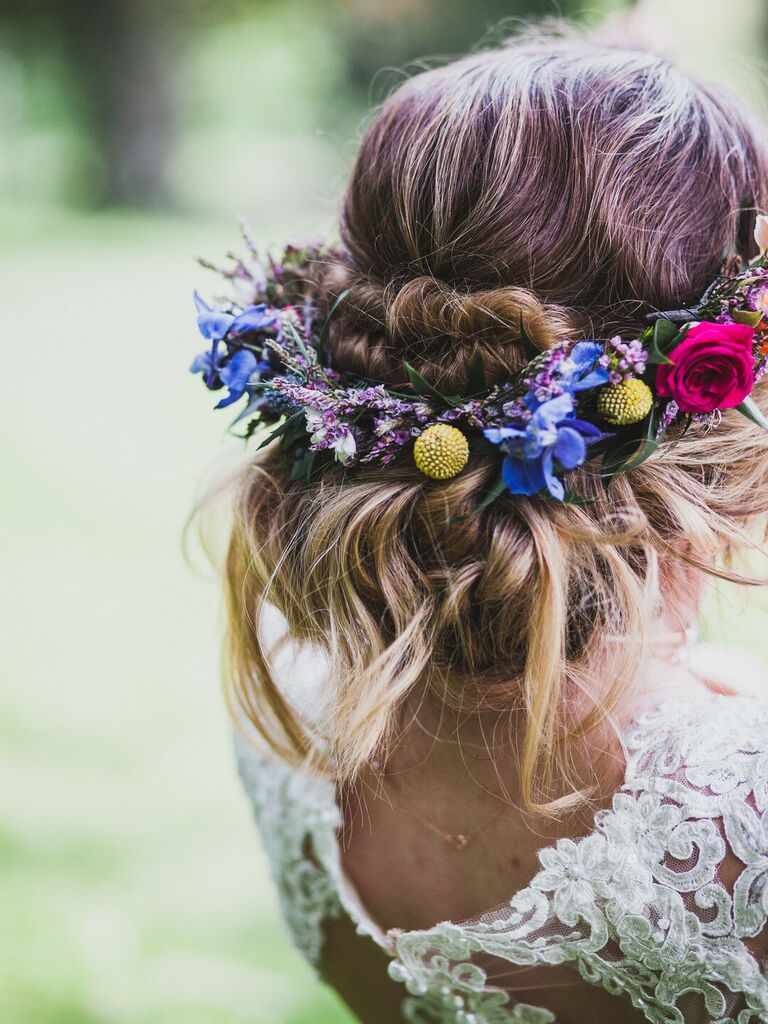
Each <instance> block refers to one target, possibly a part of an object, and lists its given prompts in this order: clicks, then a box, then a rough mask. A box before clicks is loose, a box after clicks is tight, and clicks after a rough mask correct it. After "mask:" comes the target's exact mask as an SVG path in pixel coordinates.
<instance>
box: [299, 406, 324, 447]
mask: <svg viewBox="0 0 768 1024" xmlns="http://www.w3.org/2000/svg"><path fill="white" fill-rule="evenodd" d="M304 417H305V419H306V421H307V430H308V431H309V432H310V434H312V437H311V438H310V441H311V442H312V444H319V443H320V442H321V441H322V440H323V438H324V437H325V435H326V434H327V433H328V428H327V427H326V425H325V424H324V423H323V414H322V413H321V412H320V410H319V409H315V407H314V406H312V405H308V406H307V408H306V409H305V410H304Z"/></svg>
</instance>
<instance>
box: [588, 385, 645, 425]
mask: <svg viewBox="0 0 768 1024" xmlns="http://www.w3.org/2000/svg"><path fill="white" fill-rule="evenodd" d="M652 407H653V392H652V391H651V389H650V388H649V387H648V385H647V384H646V383H645V381H642V380H640V378H639V377H631V378H630V379H629V380H622V381H619V383H618V384H609V385H608V386H607V387H604V388H601V389H600V391H599V392H598V396H597V411H598V412H599V413H600V415H601V416H602V417H603V419H604V420H607V421H608V422H609V423H612V424H613V425H614V426H615V427H628V426H629V425H630V423H639V422H640V420H644V419H645V417H646V416H647V415H648V413H649V412H650V411H651V408H652Z"/></svg>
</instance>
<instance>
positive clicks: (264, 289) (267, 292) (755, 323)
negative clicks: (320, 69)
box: [191, 217, 768, 505]
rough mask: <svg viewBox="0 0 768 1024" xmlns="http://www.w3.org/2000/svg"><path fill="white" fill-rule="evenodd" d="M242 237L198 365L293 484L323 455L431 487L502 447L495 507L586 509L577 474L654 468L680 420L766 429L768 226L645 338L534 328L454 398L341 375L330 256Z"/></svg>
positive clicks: (413, 379) (204, 314)
mask: <svg viewBox="0 0 768 1024" xmlns="http://www.w3.org/2000/svg"><path fill="white" fill-rule="evenodd" d="M243 237H244V239H245V242H246V245H247V247H248V255H247V257H246V258H244V259H235V260H234V263H233V265H232V266H231V267H229V268H226V269H223V270H220V271H219V273H221V274H223V276H224V278H225V279H226V281H227V282H228V285H229V288H228V292H229V297H228V298H227V299H223V300H221V301H220V302H218V303H217V304H215V305H209V304H208V303H207V302H205V301H204V300H203V299H202V298H201V297H200V295H199V294H198V293H195V303H196V305H197V312H198V317H197V323H198V327H199V330H200V333H201V334H202V335H203V337H204V338H205V339H206V340H207V341H208V342H209V343H210V345H209V348H207V349H206V351H204V352H202V353H201V354H200V355H198V356H197V358H196V359H195V360H194V362H193V363H192V366H191V370H192V372H193V373H201V374H202V376H203V381H204V383H205V385H206V387H207V388H209V389H210V390H212V391H216V390H219V389H223V388H226V389H227V394H226V395H225V397H224V398H222V400H221V401H220V402H219V403H218V405H217V406H216V408H217V409H221V408H225V407H227V406H229V405H232V404H233V403H235V402H237V401H239V400H241V399H244V400H245V404H244V407H243V409H242V411H241V412H240V413H239V415H238V416H237V418H236V419H235V421H234V423H244V424H246V426H245V432H244V436H245V437H246V438H250V437H251V436H253V435H254V434H256V433H257V431H259V432H262V433H263V434H264V436H263V437H262V438H261V443H260V445H259V447H263V446H264V445H266V444H269V443H270V442H271V441H275V440H279V443H280V445H281V448H282V450H283V452H284V454H285V456H286V458H287V459H288V460H289V461H290V463H291V466H292V475H293V477H294V478H309V476H310V475H311V473H312V471H313V468H314V466H315V461H316V458H317V456H318V455H320V454H321V453H325V455H326V457H330V456H331V455H332V456H333V458H335V459H336V461H338V462H339V463H341V464H342V465H344V466H346V467H353V466H355V465H357V464H365V463H379V464H382V465H386V464H388V463H390V462H392V461H393V460H394V459H395V458H397V457H399V456H401V455H407V457H411V458H413V459H414V461H415V464H416V466H417V467H418V469H419V470H421V472H422V473H424V474H425V475H426V476H427V477H431V478H433V479H435V480H447V479H450V478H451V477H454V476H456V475H457V474H459V473H460V472H461V471H462V470H463V469H464V467H465V466H466V465H467V463H468V461H469V460H470V458H471V457H472V455H473V454H474V453H475V452H478V453H479V452H483V451H484V452H492V451H495V452H497V453H498V454H499V463H500V476H499V480H498V483H497V484H496V486H495V487H494V488H493V489H492V491H491V492H489V493H488V494H487V495H486V496H485V498H484V499H483V504H484V505H485V504H487V503H488V502H490V501H492V500H493V499H494V498H496V497H497V496H498V495H499V494H501V493H502V492H503V491H505V490H507V491H510V492H511V493H512V494H526V495H534V494H541V495H543V496H549V497H551V498H554V499H556V500H558V501H576V502H579V501H583V499H580V498H579V497H578V496H576V495H573V494H571V493H570V492H568V491H567V490H566V487H565V484H564V482H563V480H562V479H561V478H562V476H563V475H564V474H567V472H568V471H569V470H573V469H575V468H576V467H578V466H581V465H582V464H583V463H584V462H585V461H586V460H587V458H592V457H597V456H602V466H601V470H600V472H601V475H602V476H603V478H604V480H605V481H606V483H607V482H608V481H609V480H610V479H611V478H612V477H613V476H616V475H617V474H619V473H623V472H626V471H627V470H630V469H633V468H635V467H637V466H639V465H640V464H641V463H642V462H644V461H645V459H647V458H648V457H649V456H650V455H651V454H653V452H654V451H655V450H656V448H657V447H658V445H659V443H660V442H661V440H662V439H663V438H664V436H665V434H666V432H667V431H668V429H669V428H670V427H671V426H672V424H673V423H676V422H678V421H682V422H684V423H685V424H686V425H687V424H690V423H695V424H697V425H698V426H699V427H704V428H709V427H713V426H716V425H717V424H718V423H719V422H720V418H721V411H722V410H723V409H731V408H736V409H738V410H739V412H741V413H743V414H744V415H745V416H747V417H748V418H749V419H751V420H752V421H753V422H755V423H756V424H757V425H759V426H760V427H762V428H763V429H766V430H768V421H767V420H766V419H765V418H764V417H763V415H762V413H761V412H760V410H759V409H758V407H757V405H756V404H755V402H754V401H753V399H752V398H751V397H750V394H751V391H752V389H753V388H754V386H755V383H756V381H757V380H758V379H759V378H760V377H761V376H762V375H763V374H764V373H765V371H766V366H767V365H768V253H767V252H766V249H767V248H768V218H766V217H758V221H757V227H756V231H755V237H756V239H757V242H758V244H759V246H760V250H761V251H760V255H759V256H758V257H757V259H756V260H754V261H753V262H752V263H750V264H749V265H748V266H747V267H746V268H745V267H743V266H742V264H741V262H740V261H739V260H737V259H732V260H730V261H729V262H728V264H727V265H726V267H725V268H724V270H723V272H722V274H721V275H720V276H719V277H717V278H716V279H715V281H713V283H712V284H711V285H710V287H709V288H708V289H707V291H706V293H705V294H704V296H703V297H702V299H701V300H700V301H699V302H698V303H697V304H695V305H694V306H692V307H690V308H688V309H681V310H674V311H671V312H667V313H659V314H653V315H652V317H650V318H649V319H650V320H652V323H651V324H650V325H649V326H648V327H647V328H646V329H645V330H644V331H643V332H642V334H641V335H640V337H639V338H632V339H629V340H624V339H622V338H621V337H619V336H616V337H613V338H610V339H608V340H607V341H594V340H588V341H585V340H579V341H570V342H563V343H560V344H557V345H555V346H554V347H552V348H550V349H547V350H546V351H543V352H542V351H541V350H540V349H538V348H537V347H536V346H535V345H534V344H533V343H532V341H531V340H530V338H529V337H528V336H527V334H526V331H525V325H524V323H522V322H521V324H520V333H521V337H522V342H523V345H524V346H525V349H526V352H527V354H528V355H529V357H530V362H528V364H527V365H526V366H525V367H523V369H522V370H521V371H520V372H519V373H517V374H515V376H514V378H513V379H511V380H509V381H508V382H505V383H504V384H498V385H495V386H493V387H491V388H488V387H487V385H486V382H485V379H484V373H483V364H482V360H481V357H480V353H479V352H477V353H476V354H475V357H474V359H473V360H472V364H471V369H470V372H469V374H468V379H467V382H466V386H465V388H464V389H463V394H461V395H446V394H442V393H441V392H440V391H439V390H438V389H437V388H436V387H433V386H432V385H431V384H429V383H428V381H426V380H425V379H424V378H423V377H422V376H421V375H420V374H419V373H418V372H417V371H416V370H415V369H414V367H412V366H411V365H409V364H408V363H404V364H403V383H402V385H399V386H397V387H391V386H390V385H388V384H384V383H382V382H380V381H375V380H370V379H366V378H363V377H360V376H359V375H357V374H350V373H344V372H340V371H338V370H336V369H334V368H333V366H332V365H331V361H330V360H329V357H328V353H327V350H326V336H327V332H328V322H329V320H330V319H331V318H332V317H333V315H334V312H335V310H336V307H337V306H338V305H339V303H340V302H343V300H344V298H345V295H344V294H342V295H341V296H339V298H338V299H337V301H336V303H335V304H334V306H333V307H332V309H331V311H330V314H329V316H328V318H327V319H325V321H323V322H321V321H320V320H319V319H318V318H317V316H316V312H315V309H314V307H313V304H312V300H311V287H310V286H309V284H308V274H309V268H310V267H311V265H312V264H313V263H314V262H315V261H317V260H318V259H321V258H323V250H322V248H321V247H320V246H306V247H303V248H299V247H289V248H287V249H286V250H285V252H284V253H283V254H282V257H281V258H280V259H279V260H275V259H272V258H271V257H267V259H266V260H262V259H261V258H260V257H259V254H258V252H257V250H256V247H255V245H254V243H253V240H252V237H251V234H250V232H249V231H248V229H247V228H246V227H245V226H243ZM204 265H205V266H207V267H209V268H210V269H214V270H217V269H218V268H216V267H213V266H212V265H211V264H207V263H205V264H204ZM233 425H234V424H233Z"/></svg>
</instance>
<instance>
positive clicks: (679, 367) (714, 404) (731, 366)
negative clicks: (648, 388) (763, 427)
mask: <svg viewBox="0 0 768 1024" xmlns="http://www.w3.org/2000/svg"><path fill="white" fill-rule="evenodd" d="M754 333H755V331H754V328H752V327H748V326H747V325H746V324H715V323H710V322H707V321H704V322H702V323H699V324H695V325H694V326H693V327H690V328H689V329H688V331H687V333H686V335H685V338H684V339H683V340H682V341H681V342H680V344H679V345H678V346H677V348H675V349H673V351H672V352H671V353H670V354H669V357H668V358H669V359H670V360H671V363H662V364H661V366H659V369H658V373H657V374H656V391H657V392H658V394H659V395H661V396H662V397H664V398H674V400H675V401H676V402H677V404H678V405H679V407H680V409H681V410H682V411H683V412H693V413H702V412H712V410H713V409H732V408H733V407H734V406H736V405H739V403H740V402H743V401H744V399H745V398H747V396H748V395H749V393H750V391H751V390H752V388H753V387H754V384H755V359H754V355H753V352H752V339H753V337H754Z"/></svg>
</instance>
